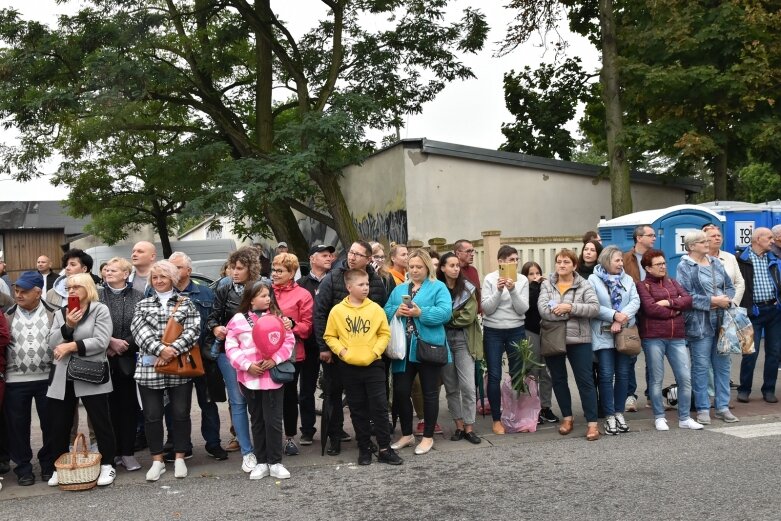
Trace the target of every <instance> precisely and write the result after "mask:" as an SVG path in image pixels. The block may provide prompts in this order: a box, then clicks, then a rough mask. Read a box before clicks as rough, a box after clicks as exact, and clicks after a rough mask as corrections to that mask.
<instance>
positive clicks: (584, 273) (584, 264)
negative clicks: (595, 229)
mask: <svg viewBox="0 0 781 521" xmlns="http://www.w3.org/2000/svg"><path fill="white" fill-rule="evenodd" d="M601 253H602V244H601V243H600V242H599V241H597V240H595V239H594V240H590V241H587V242H586V243H584V244H583V249H582V250H581V251H580V257H578V274H580V276H581V277H583V278H584V279H588V278H589V277H590V276H591V274H592V273H594V267H595V266H596V265H597V263H598V262H599V255H600V254H601Z"/></svg>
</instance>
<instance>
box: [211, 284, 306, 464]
mask: <svg viewBox="0 0 781 521" xmlns="http://www.w3.org/2000/svg"><path fill="white" fill-rule="evenodd" d="M236 311H237V312H236V315H234V317H233V318H232V319H231V320H230V322H228V325H227V329H228V333H227V336H226V338H225V355H226V356H227V357H228V360H230V363H231V365H232V366H233V367H234V368H235V369H236V375H237V379H238V381H239V386H240V387H241V392H242V394H243V395H244V397H245V398H246V399H247V409H248V410H249V414H250V421H251V423H252V438H253V445H254V447H255V457H256V458H257V460H258V465H257V466H256V467H255V469H254V470H253V471H252V472H251V473H250V476H249V478H250V479H261V478H264V477H266V476H269V475H271V476H272V477H274V478H277V479H287V478H289V477H290V472H288V470H287V469H286V468H285V467H284V466H283V465H282V397H283V390H282V384H278V383H276V382H275V381H274V380H272V379H271V376H270V374H269V370H270V369H271V368H272V367H274V366H275V365H277V364H280V363H282V362H284V361H286V360H289V359H290V355H291V354H292V352H293V346H294V345H295V341H296V340H295V336H294V335H293V333H292V332H291V331H289V330H286V331H285V339H284V341H283V342H282V344H281V346H280V347H279V349H278V350H277V351H276V352H275V353H274V354H273V355H272V356H271V358H267V359H264V357H263V356H262V354H261V352H260V350H259V349H258V348H257V346H256V345H255V342H254V340H253V339H252V327H253V325H254V324H255V322H256V321H257V319H258V318H259V317H261V316H263V315H264V314H266V313H273V314H275V315H277V316H280V317H281V315H282V314H281V312H280V310H279V306H277V303H276V300H275V299H274V292H273V291H272V289H271V286H270V285H268V284H266V283H264V282H256V283H255V284H254V285H252V286H249V285H247V287H245V289H244V294H243V295H242V298H241V304H239V307H238V309H237V310H236Z"/></svg>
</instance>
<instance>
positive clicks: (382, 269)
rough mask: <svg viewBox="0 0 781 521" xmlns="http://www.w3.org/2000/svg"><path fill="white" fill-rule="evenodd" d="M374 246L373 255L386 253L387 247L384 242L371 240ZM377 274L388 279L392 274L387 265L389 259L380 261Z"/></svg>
mask: <svg viewBox="0 0 781 521" xmlns="http://www.w3.org/2000/svg"><path fill="white" fill-rule="evenodd" d="M369 244H371V246H372V255H377V254H378V253H380V252H382V254H383V255H385V247H384V246H383V245H382V243H379V242H370V243H369ZM376 271H377V275H379V276H380V277H382V278H384V279H387V278H388V277H390V276H391V274H390V271H388V265H387V259H386V260H385V262H382V263H380V265H379V266H378V267H377V270H376Z"/></svg>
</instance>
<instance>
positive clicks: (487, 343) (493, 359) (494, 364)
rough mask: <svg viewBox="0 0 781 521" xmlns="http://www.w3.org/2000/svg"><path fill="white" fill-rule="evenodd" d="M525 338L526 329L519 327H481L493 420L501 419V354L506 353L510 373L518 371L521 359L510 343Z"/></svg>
mask: <svg viewBox="0 0 781 521" xmlns="http://www.w3.org/2000/svg"><path fill="white" fill-rule="evenodd" d="M524 338H526V330H525V329H524V328H523V326H521V327H513V328H510V329H495V328H492V327H486V328H483V351H484V352H485V353H484V354H485V362H486V365H487V366H488V403H490V404H491V416H492V417H493V420H494V421H495V422H497V421H499V420H501V419H502V393H501V390H500V388H499V386H500V384H501V382H502V354H504V353H507V362H508V363H509V365H510V374H511V375H513V374H515V373H517V372H518V371H520V369H521V360H520V358H519V357H518V353H517V352H516V351H515V348H513V347H512V346H511V345H510V344H512V343H514V342H520V341H521V340H523V339H524Z"/></svg>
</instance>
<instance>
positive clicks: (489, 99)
mask: <svg viewBox="0 0 781 521" xmlns="http://www.w3.org/2000/svg"><path fill="white" fill-rule="evenodd" d="M81 3H82V2H80V1H75V0H71V1H69V2H67V3H66V4H59V5H58V4H57V3H56V2H55V1H54V0H0V6H3V7H13V8H15V9H18V10H19V11H20V12H21V13H22V15H23V16H24V17H25V18H31V19H36V20H39V21H41V22H44V23H47V24H53V23H55V22H56V17H57V15H58V14H61V13H68V12H70V13H72V12H75V11H76V10H77V9H78V6H79V5H80V4H81ZM504 3H505V2H504V1H498V2H497V1H496V0H488V1H485V2H480V3H479V4H478V5H479V7H480V9H481V10H482V11H483V13H485V15H486V17H487V21H488V24H489V26H490V27H491V33H490V34H489V36H488V44H487V45H486V48H485V49H484V51H483V52H481V53H479V54H477V55H467V56H464V58H463V61H464V62H465V63H466V64H467V65H469V66H470V67H471V68H472V71H473V72H474V74H475V75H476V76H477V77H476V78H475V79H472V80H468V81H463V82H455V83H451V84H450V85H448V86H447V87H446V88H445V89H444V91H442V92H441V93H440V94H439V96H438V97H437V98H436V99H435V100H434V101H432V102H430V103H427V104H426V105H425V106H424V109H423V112H422V113H421V114H416V115H412V116H409V117H408V118H407V121H406V123H405V128H403V129H402V130H401V137H402V138H420V137H425V138H429V139H435V140H438V141H447V142H451V143H457V144H461V145H470V146H476V147H484V148H491V149H496V148H498V147H499V146H500V145H501V144H502V143H503V142H504V139H503V136H502V133H501V125H502V123H504V122H509V121H510V120H511V116H510V113H509V112H507V110H506V108H505V105H504V92H503V89H502V75H503V74H504V73H505V72H508V71H510V70H511V69H515V70H520V69H522V68H523V67H524V66H525V65H530V66H535V65H537V64H538V63H540V61H543V60H550V59H551V58H552V51H548V52H545V50H544V49H543V48H542V47H541V46H540V42H539V40H538V39H536V40H535V41H533V42H531V43H529V44H526V45H525V46H524V47H522V48H519V49H517V50H515V51H514V52H513V53H511V54H510V55H508V56H504V57H502V58H496V57H494V54H495V52H496V50H497V47H498V46H497V43H496V42H498V41H499V40H501V39H502V38H503V36H504V32H505V28H506V26H507V23H508V21H509V20H510V19H511V17H512V13H511V12H509V11H508V10H507V9H505V8H504V7H503V4H504ZM271 4H272V7H273V8H274V9H275V10H277V9H279V11H278V12H279V13H280V14H281V17H282V18H283V19H286V20H296V23H297V25H299V24H300V26H299V27H297V29H298V30H299V31H303V30H305V29H306V28H308V27H309V26H310V25H311V22H312V21H313V15H314V16H316V15H317V13H318V12H319V11H318V10H319V9H321V7H320V6H322V5H323V4H322V2H320V1H319V0H285V1H279V0H277V1H274V0H272V3H271ZM470 5H472V6H474V5H475V3H474V2H470V1H466V0H455V1H454V2H452V9H453V10H454V12H457V11H460V10H461V9H463V8H464V7H466V6H470ZM564 34H565V36H566V37H567V39H568V40H569V41H570V48H569V51H568V54H569V55H570V56H580V57H581V59H582V60H583V64H584V66H585V67H586V68H588V69H595V68H596V67H597V65H598V60H599V56H598V53H597V52H596V50H595V49H594V48H593V47H592V46H591V45H590V44H589V43H588V42H587V41H585V39H583V38H580V37H574V36H572V35H569V34H567V32H566V30H564ZM574 128H575V125H572V129H574ZM381 136H382V134H381V133H370V137H371V138H372V139H377V140H379V139H380V138H381ZM13 139H14V135H13V132H6V133H2V131H0V141H3V142H5V143H10V142H12V141H13ZM56 168H57V164H56V162H52V163H50V164H48V165H46V166H45V168H44V170H45V171H46V172H47V173H49V174H50V173H51V172H53V171H54V170H56ZM66 195H67V192H66V191H65V190H64V189H62V188H55V187H53V186H51V184H49V178H48V177H46V178H42V179H39V180H37V181H32V182H29V183H24V184H22V183H17V182H15V181H13V180H12V179H10V178H9V177H8V176H5V175H3V176H0V200H5V201H14V200H54V199H62V198H64V197H65V196H66Z"/></svg>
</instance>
